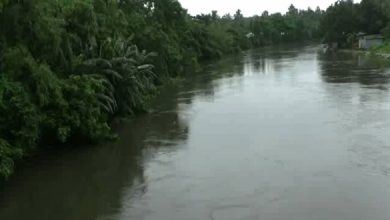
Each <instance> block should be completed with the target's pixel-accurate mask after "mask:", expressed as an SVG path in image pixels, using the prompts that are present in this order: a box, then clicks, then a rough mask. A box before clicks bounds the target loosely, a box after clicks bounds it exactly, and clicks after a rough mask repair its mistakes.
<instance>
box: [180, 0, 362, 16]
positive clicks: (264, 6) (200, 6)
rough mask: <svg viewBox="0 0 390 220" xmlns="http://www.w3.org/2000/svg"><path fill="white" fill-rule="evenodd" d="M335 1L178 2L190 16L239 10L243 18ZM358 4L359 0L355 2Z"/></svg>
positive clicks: (321, 5) (325, 4) (323, 6)
mask: <svg viewBox="0 0 390 220" xmlns="http://www.w3.org/2000/svg"><path fill="white" fill-rule="evenodd" d="M335 1H336V0H179V2H180V3H181V5H182V6H183V7H184V8H186V9H188V12H189V13H190V14H192V15H196V14H201V13H204V14H206V13H209V12H211V11H212V10H217V11H218V14H219V15H223V14H226V13H231V14H234V13H235V11H237V9H240V10H241V11H242V13H243V14H244V15H245V16H252V15H256V14H257V15H261V13H262V12H263V11H265V10H267V11H268V12H270V13H274V12H282V13H284V12H286V11H287V9H288V7H289V6H290V5H291V4H293V5H294V6H295V7H296V8H298V9H307V8H308V7H311V8H312V9H315V8H316V7H317V6H320V8H321V9H323V10H325V9H326V8H327V7H328V6H330V5H331V4H333V3H334V2H335ZM355 2H359V0H355Z"/></svg>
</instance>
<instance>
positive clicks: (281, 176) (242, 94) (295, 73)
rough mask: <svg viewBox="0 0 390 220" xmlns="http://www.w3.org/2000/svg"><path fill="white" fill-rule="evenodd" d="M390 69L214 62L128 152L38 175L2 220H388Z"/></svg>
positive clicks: (53, 166) (370, 64) (100, 152)
mask: <svg viewBox="0 0 390 220" xmlns="http://www.w3.org/2000/svg"><path fill="white" fill-rule="evenodd" d="M386 66H387V67H386ZM388 66H390V65H389V64H388V65H386V64H385V63H383V62H381V61H379V60H377V59H375V58H368V57H365V56H362V55H356V54H351V53H330V54H322V53H320V52H318V50H317V47H315V46H305V47H303V46H295V47H294V46H289V47H287V46H284V47H273V48H263V49H259V50H253V51H248V52H245V53H243V54H240V55H237V56H232V57H227V58H225V59H223V60H221V61H218V62H213V63H211V64H208V65H206V66H205V67H204V70H202V71H201V72H200V73H198V74H189V75H188V76H186V77H185V78H184V79H183V80H182V81H181V82H179V83H176V84H173V85H167V86H165V87H164V89H162V91H161V94H160V95H159V96H158V98H157V99H156V101H155V103H154V104H153V109H152V110H153V111H152V113H151V114H148V115H142V116H139V117H136V118H134V119H133V120H132V121H130V122H128V123H124V124H123V125H122V126H121V127H120V128H118V130H119V133H120V137H121V139H120V141H118V142H117V143H113V144H107V145H103V146H99V147H91V148H83V149H81V150H80V149H76V150H66V152H60V153H58V154H55V155H50V156H42V158H40V159H39V160H37V161H34V162H31V163H29V164H27V165H26V166H25V167H24V168H23V169H21V170H20V171H19V172H18V174H17V175H16V176H15V177H13V178H12V179H11V180H10V182H9V183H8V184H6V186H4V187H3V188H2V189H1V191H0V219H1V220H8V219H9V220H14V219H17V220H18V219H21V220H24V219H29V220H46V219H47V220H52V219H56V220H125V219H126V220H201V219H210V220H220V219H221V220H238V219H240V220H252V219H256V220H263V219H264V220H330V219H332V220H337V219H340V220H388V219H390V209H389V205H390V134H389V132H390V92H389V89H390V69H389V68H388Z"/></svg>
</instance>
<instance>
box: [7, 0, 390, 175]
mask: <svg viewBox="0 0 390 220" xmlns="http://www.w3.org/2000/svg"><path fill="white" fill-rule="evenodd" d="M375 1H378V2H379V1H380V0H375ZM369 2H371V0H370V1H368V0H366V1H363V2H362V4H363V3H364V4H371V3H369ZM383 2H385V1H383ZM344 5H347V6H344ZM350 5H352V6H350ZM341 6H343V9H338V8H339V7H341ZM348 7H353V8H354V9H353V11H355V10H357V9H355V7H357V6H356V4H353V3H351V2H350V1H339V2H337V3H336V4H335V5H334V6H332V7H330V8H329V9H328V10H327V11H326V12H324V11H322V10H321V9H319V8H316V9H315V10H312V9H310V8H308V9H306V10H299V9H297V8H295V7H294V6H293V5H291V6H290V7H289V9H288V12H287V13H285V14H282V13H274V14H270V13H268V12H267V11H264V12H260V13H259V15H257V16H252V17H245V16H243V14H242V13H241V11H240V10H237V12H236V13H235V14H225V15H219V14H218V12H217V11H212V12H210V13H208V14H200V15H196V16H191V15H189V14H188V13H187V10H186V9H184V8H183V7H182V6H181V5H180V3H179V2H178V1H177V0H0V27H1V29H0V176H2V177H8V176H9V175H11V174H12V173H13V171H14V166H15V161H18V160H19V159H22V158H24V157H27V156H29V155H32V154H33V153H34V152H36V150H37V149H40V148H45V147H47V146H52V147H53V146H56V147H58V146H61V147H62V146H64V145H66V144H69V143H76V144H79V145H81V144H82V143H98V142H101V141H105V140H108V139H111V138H113V137H114V135H113V133H112V131H111V129H110V126H109V125H110V122H111V121H112V119H113V118H115V117H123V116H131V115H133V114H136V113H140V112H144V111H145V110H147V105H148V101H149V100H150V99H151V98H152V97H153V95H154V94H156V91H157V87H158V86H159V85H161V84H162V83H163V82H164V80H165V79H167V78H169V77H177V76H181V75H183V74H185V73H187V72H194V71H195V70H196V69H197V68H198V65H199V63H200V62H202V61H204V60H210V59H216V58H219V57H221V56H223V55H224V54H229V53H237V52H239V51H242V50H245V49H248V48H251V47H260V46H267V45H272V44H279V43H285V42H305V41H312V40H318V39H321V38H322V37H323V36H324V30H327V31H326V36H327V39H328V40H334V39H339V38H340V39H341V37H340V36H336V35H337V33H338V32H339V30H340V29H342V28H344V27H339V26H337V25H342V23H343V22H341V21H340V22H338V21H337V22H336V21H333V20H332V19H333V18H332V15H338V16H340V17H343V19H344V20H348V19H350V18H345V16H346V15H350V14H348V13H346V14H343V13H345V12H344V11H343V10H344V8H348ZM351 13H352V12H351ZM353 13H355V12H353ZM367 13H371V12H367ZM387 14H389V13H387ZM387 14H386V15H387ZM375 15H378V16H379V15H380V14H379V13H375ZM384 16H385V15H384ZM372 19H374V18H372ZM344 20H342V21H344ZM348 21H349V20H348ZM367 22H368V21H367ZM332 23H333V26H332ZM384 27H386V26H385V25H384V24H382V23H378V25H377V27H376V28H378V29H382V28H384ZM345 28H351V27H350V26H348V27H345ZM384 29H386V28H384ZM348 30H349V29H348ZM348 30H347V29H346V31H345V32H346V33H349V32H348ZM353 30H354V31H355V29H353ZM335 33H336V34H335ZM343 36H344V35H343ZM343 39H344V38H343Z"/></svg>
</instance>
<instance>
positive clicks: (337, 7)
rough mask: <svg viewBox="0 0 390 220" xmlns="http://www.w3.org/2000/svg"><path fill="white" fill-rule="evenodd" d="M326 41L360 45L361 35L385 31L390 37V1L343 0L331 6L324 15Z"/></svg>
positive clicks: (323, 27) (343, 44) (322, 22)
mask: <svg viewBox="0 0 390 220" xmlns="http://www.w3.org/2000/svg"><path fill="white" fill-rule="evenodd" d="M321 29H322V30H323V34H324V39H323V40H324V42H327V43H330V42H334V43H338V44H339V46H340V47H353V46H356V45H354V44H356V42H357V40H356V39H357V34H359V33H365V34H382V35H384V36H385V37H386V38H389V37H390V1H389V0H362V1H361V2H360V3H354V1H353V0H339V1H337V2H336V3H335V4H333V5H332V6H330V7H329V8H328V9H327V10H326V12H325V14H324V17H323V18H322V21H321Z"/></svg>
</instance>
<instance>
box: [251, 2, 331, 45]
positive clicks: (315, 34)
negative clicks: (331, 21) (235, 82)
mask: <svg viewBox="0 0 390 220" xmlns="http://www.w3.org/2000/svg"><path fill="white" fill-rule="evenodd" d="M322 15H323V12H322V11H321V10H320V9H319V8H318V10H316V11H313V10H311V9H310V8H309V9H307V10H298V9H297V8H295V6H294V5H291V6H290V7H289V10H288V12H287V13H286V14H285V15H282V14H280V13H275V14H271V15H270V14H269V13H268V12H267V11H264V12H263V13H262V15H261V16H254V17H252V18H248V20H249V27H250V28H249V30H250V31H251V32H252V33H254V35H255V37H254V38H253V42H252V43H253V44H254V45H255V46H262V45H267V44H274V43H282V42H303V41H308V40H315V39H318V38H319V37H320V21H321V18H322Z"/></svg>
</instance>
